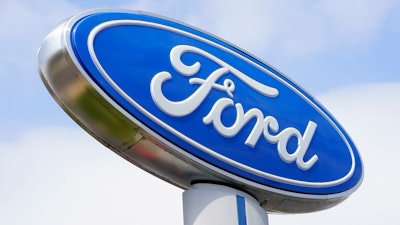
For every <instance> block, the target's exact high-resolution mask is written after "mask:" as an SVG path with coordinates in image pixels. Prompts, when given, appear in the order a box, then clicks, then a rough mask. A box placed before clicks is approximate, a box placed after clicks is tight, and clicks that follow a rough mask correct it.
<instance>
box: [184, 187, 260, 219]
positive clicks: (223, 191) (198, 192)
mask: <svg viewBox="0 0 400 225" xmlns="http://www.w3.org/2000/svg"><path fill="white" fill-rule="evenodd" d="M183 219H184V225H221V224H224V225H268V215H267V213H266V212H265V210H264V209H263V208H261V206H260V205H259V203H258V202H257V200H256V199H255V198H253V197H252V196H250V195H249V194H247V193H245V192H243V191H239V190H237V189H234V188H230V187H227V186H224V185H218V184H209V183H199V184H194V185H193V186H191V187H190V189H188V190H186V191H185V192H183Z"/></svg>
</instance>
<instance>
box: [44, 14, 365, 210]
mask: <svg viewBox="0 0 400 225" xmlns="http://www.w3.org/2000/svg"><path fill="white" fill-rule="evenodd" d="M39 67H40V72H41V75H42V78H43V80H44V83H45V84H46V86H47V87H48V89H49V91H50V92H51V93H52V95H53V96H54V98H56V99H57V101H58V102H59V103H60V105H61V106H62V107H63V108H64V109H65V110H66V111H67V112H68V113H69V115H70V116H71V117H72V118H73V119H74V120H76V121H77V122H78V123H79V124H80V125H81V126H82V127H83V128H84V129H85V130H87V131H88V132H89V133H90V134H92V135H93V136H94V137H95V138H97V139H98V140H99V141H101V142H102V143H103V144H105V145H106V146H108V147H109V148H110V149H112V150H113V151H115V152H116V153H118V154H120V155H121V156H123V157H125V158H126V159H127V160H129V161H131V162H133V163H134V164H136V165H138V166H140V167H141V168H143V169H145V170H147V171H149V172H151V173H153V174H155V175H156V176H159V177H161V178H163V179H165V180H167V181H168V182H171V183H173V184H175V185H177V186H179V187H183V188H187V187H189V186H190V185H191V184H193V183H196V182H202V181H208V182H218V183H225V184H228V185H232V186H234V187H238V188H243V189H245V190H246V191H248V192H250V193H251V194H253V195H254V196H255V197H256V198H257V199H258V200H259V201H260V203H261V204H262V205H263V207H264V208H265V209H266V210H271V211H281V212H292V211H293V210H294V208H295V207H287V206H288V205H289V206H290V205H291V204H292V205H295V204H297V203H296V202H299V204H303V205H304V207H303V208H302V211H305V212H306V211H316V210H320V209H322V208H327V207H330V206H332V205H335V204H337V203H339V202H341V201H342V200H343V199H344V198H346V197H347V196H348V195H349V194H351V193H352V192H353V191H354V190H356V189H357V187H358V186H359V185H360V183H361V180H362V174H363V171H362V163H361V159H360V156H359V154H358V152H357V149H356V147H355V145H354V144H353V142H352V141H351V139H350V138H349V136H348V135H347V133H346V132H345V131H344V129H343V128H342V127H341V126H340V124H339V123H338V122H337V121H336V120H335V119H334V117H333V116H332V115H331V114H330V113H329V112H328V111H327V110H326V109H325V108H324V107H323V106H322V105H321V104H319V103H318V102H317V101H316V100H315V99H314V98H313V97H312V96H311V95H310V94H308V93H307V92H306V91H305V90H303V89H302V88H300V87H299V86H298V85H296V84H295V83H294V82H293V81H291V80H290V79H289V78H288V77H286V76H284V75H283V74H282V73H280V72H279V71H277V70H276V69H274V68H272V67H271V66H269V65H268V64H266V63H263V62H262V61H261V60H259V59H257V58H255V57H253V56H251V55H250V54H248V53H246V52H245V51H244V50H242V49H239V48H238V47H235V46H233V45H232V44H230V43H227V42H225V41H223V40H221V39H219V38H217V37H215V36H213V35H210V34H208V33H206V32H204V31H201V30H198V29H195V28H193V27H191V26H188V25H184V24H182V23H179V22H176V21H173V20H170V19H165V18H161V17H158V16H155V15H151V14H144V13H140V12H130V11H92V12H87V13H84V14H81V15H78V16H75V17H73V18H72V19H70V20H68V21H67V22H65V23H64V24H63V25H61V26H59V27H58V28H57V29H56V30H55V31H53V32H52V33H51V34H50V35H49V36H48V38H47V39H46V40H45V42H44V44H43V45H42V47H41V49H40V51H39ZM283 201H289V202H291V203H289V204H287V206H285V204H278V203H282V202H283ZM317 203H318V204H317Z"/></svg>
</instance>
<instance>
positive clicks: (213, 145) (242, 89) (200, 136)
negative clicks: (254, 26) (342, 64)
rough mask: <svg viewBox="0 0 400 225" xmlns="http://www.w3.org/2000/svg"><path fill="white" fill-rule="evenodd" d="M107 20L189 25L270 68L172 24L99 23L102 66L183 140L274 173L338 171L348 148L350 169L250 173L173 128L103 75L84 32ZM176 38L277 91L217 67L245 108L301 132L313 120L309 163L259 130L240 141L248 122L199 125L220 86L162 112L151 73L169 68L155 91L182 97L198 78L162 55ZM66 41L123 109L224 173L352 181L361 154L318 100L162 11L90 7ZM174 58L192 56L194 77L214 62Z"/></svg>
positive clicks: (284, 185)
mask: <svg viewBox="0 0 400 225" xmlns="http://www.w3.org/2000/svg"><path fill="white" fill-rule="evenodd" d="M113 20H140V21H148V22H152V23H156V24H162V25H165V26H168V27H173V28H175V29H178V30H182V31H185V32H189V33H192V34H194V35H197V36H199V37H202V38H205V39H207V40H210V41H212V42H214V43H217V44H218V45H220V46H223V47H226V48H228V49H230V50H232V51H234V52H236V53H238V54H241V55H242V56H244V57H246V58H247V59H249V60H251V61H253V62H255V63H257V64H258V65H261V66H262V67H263V68H265V69H266V70H268V71H270V72H271V73H272V74H273V76H271V75H268V74H266V73H265V72H263V71H261V70H260V69H257V68H256V67H254V66H252V65H250V64H249V63H248V62H245V61H244V60H241V59H239V58H237V57H236V56H234V55H232V54H230V53H228V52H226V51H223V50H221V49H219V48H216V47H215V46H212V45H210V44H207V43H204V42H202V41H199V40H195V39H193V38H191V37H188V36H185V35H182V34H178V33H175V32H172V31H168V30H161V29H157V28H151V27H147V26H139V25H137V26H136V25H135V26H133V25H121V26H114V27H110V28H107V29H105V30H103V31H101V32H100V33H99V34H98V35H97V36H96V38H95V42H94V50H95V52H96V56H97V58H98V60H99V62H100V63H101V65H102V67H103V68H104V70H105V71H106V72H107V74H108V75H109V76H110V78H111V79H112V80H113V81H114V82H115V83H116V84H117V85H118V87H119V88H120V89H121V90H123V91H124V92H125V93H126V94H128V95H129V97H130V98H132V99H133V100H134V101H136V102H137V104H139V105H140V106H141V107H143V108H144V109H145V110H146V111H147V112H149V113H151V114H152V115H154V116H155V117H157V118H158V119H160V120H161V121H163V122H164V123H166V124H168V125H169V126H170V127H172V128H174V129H175V130H177V131H179V132H180V133H182V134H183V135H185V136H186V137H188V138H190V139H191V140H193V141H195V142H197V143H199V144H201V145H203V146H205V147H207V148H209V149H212V150H213V151H215V152H217V153H218V154H220V155H223V156H225V157H227V158H229V159H232V160H234V161H236V162H239V163H241V164H243V165H246V166H249V167H251V168H255V169H256V170H259V171H262V172H265V173H268V174H272V175H274V176H278V177H283V178H288V179H291V180H299V181H303V182H314V183H315V182H329V181H333V180H337V179H340V178H342V177H343V176H345V175H346V174H347V173H348V171H349V170H350V167H351V166H352V160H351V156H350V152H353V154H354V164H355V170H354V173H353V175H352V176H351V177H350V178H349V179H348V180H346V181H345V182H343V183H340V184H337V185H333V186H327V187H309V186H304V185H297V184H293V183H290V182H289V183H288V182H281V181H280V180H274V179H269V178H266V177H263V176H259V175H257V174H254V173H250V172H248V171H245V170H243V169H241V168H238V167H236V166H233V165H231V164H229V163H227V162H224V161H221V160H219V159H217V158H214V157H212V156H211V155H209V154H207V153H205V152H204V151H202V150H201V149H198V148H196V147H195V146H193V145H191V144H190V143H188V142H186V141H184V140H182V139H181V138H179V137H177V136H175V135H174V134H173V133H171V132H170V131H169V130H166V129H164V128H163V127H161V126H160V125H159V124H157V123H156V122H155V121H154V120H152V119H151V118H149V117H148V116H146V115H145V114H143V113H142V112H140V111H139V110H138V109H137V108H136V107H135V106H133V105H132V104H130V103H129V102H128V101H126V99H124V98H123V97H122V96H121V95H120V94H119V93H118V92H117V91H116V90H115V89H114V88H113V87H112V86H111V85H110V84H109V82H107V81H106V80H105V79H104V77H103V76H102V74H101V73H100V72H99V70H98V69H97V68H96V66H95V65H94V63H93V60H92V59H91V57H90V55H89V51H88V47H87V40H88V35H89V33H90V31H92V30H93V28H94V27H96V26H97V25H99V24H101V23H103V22H107V21H113ZM183 44H184V45H191V46H195V47H197V48H200V49H203V50H205V51H207V52H209V53H211V54H212V55H214V56H216V57H217V58H220V59H223V60H224V61H225V62H227V63H229V64H230V65H233V66H234V67H235V68H237V69H238V70H240V71H241V72H243V73H245V74H246V75H248V76H250V77H252V78H253V79H254V80H256V81H258V82H260V83H262V84H265V85H267V86H270V87H274V88H276V89H278V90H279V96H278V97H277V98H268V97H266V96H263V95H261V94H260V93H258V92H256V91H254V90H253V89H252V88H249V87H248V85H246V84H245V83H243V82H242V81H240V80H239V79H237V78H236V77H235V76H233V75H232V74H227V75H224V78H229V79H231V80H232V81H233V82H234V83H235V86H236V91H235V94H234V98H233V101H234V102H235V103H241V104H242V105H243V108H244V110H245V111H247V110H249V109H252V108H258V109H260V110H261V111H262V112H263V114H264V116H273V117H275V118H276V120H277V121H278V122H279V126H280V130H282V129H284V128H286V127H294V128H296V129H298V130H299V131H300V132H301V133H303V132H304V130H305V128H306V126H307V123H308V122H309V121H313V122H315V123H316V124H318V127H317V130H316V132H315V134H314V137H313V139H312V142H311V144H310V146H309V148H308V150H307V154H306V155H305V157H304V159H305V160H307V159H309V158H310V157H311V156H313V155H315V154H316V155H318V157H319V159H318V161H317V163H316V164H315V165H314V166H313V167H311V169H309V170H301V169H299V168H298V167H297V166H296V163H285V162H284V161H282V160H281V158H280V157H279V155H278V153H277V148H276V144H270V143H268V142H267V141H266V140H265V139H263V138H260V140H259V141H258V142H257V144H256V146H255V147H254V148H251V147H249V146H246V145H245V144H244V142H245V140H246V138H247V137H248V136H249V133H250V132H251V129H252V128H253V126H254V123H253V122H250V123H248V124H247V125H246V126H245V127H244V129H242V130H241V131H240V132H239V134H238V135H236V136H235V137H232V138H226V137H223V136H221V135H220V134H218V133H217V132H216V130H215V129H214V127H213V126H212V125H205V124H204V123H203V121H202V120H203V117H204V116H205V115H207V114H208V112H209V111H210V109H211V108H212V106H213V105H214V103H215V102H216V101H217V100H218V99H220V98H224V97H225V98H226V97H228V96H227V94H226V93H225V92H221V91H218V90H213V91H211V92H210V94H209V95H208V97H207V98H206V99H205V101H204V102H202V104H201V105H200V106H199V108H197V109H196V110H195V111H194V112H193V113H192V114H190V115H188V116H184V117H179V118H175V117H171V116H169V115H167V114H165V113H164V112H162V111H161V110H160V109H159V108H158V107H157V105H156V104H155V103H154V101H153V99H152V97H151V95H150V81H151V79H152V78H153V77H154V76H155V75H156V74H157V73H159V72H161V71H168V72H170V73H171V74H172V77H173V78H172V79H171V80H169V81H168V82H166V83H165V85H164V86H163V93H164V95H165V96H167V97H168V98H169V99H170V100H174V101H178V100H183V99H185V98H187V97H188V96H189V95H191V94H192V93H193V92H194V91H195V90H196V89H197V88H198V85H190V84H189V83H188V77H184V76H181V75H180V74H178V73H176V72H175V70H174V68H173V67H172V66H171V62H170V58H169V54H170V51H171V49H172V48H173V47H174V46H176V45H183ZM71 45H72V47H73V49H74V53H75V55H76V58H77V59H78V60H79V62H80V63H81V66H82V67H83V68H84V69H85V70H86V72H87V74H88V75H89V76H90V77H91V78H92V79H93V80H94V81H95V82H96V83H97V85H99V86H100V87H101V88H102V89H103V90H104V92H105V93H106V94H107V95H109V96H110V97H111V98H112V99H113V100H114V101H115V102H116V103H117V104H119V105H120V106H121V107H123V108H124V109H125V110H126V111H127V112H128V113H129V114H131V115H132V116H133V117H135V118H136V119H138V120H139V121H141V122H142V123H143V124H145V125H146V126H147V127H149V128H150V129H152V130H153V131H155V132H157V133H158V134H159V135H161V136H162V137H164V138H165V139H167V140H168V141H170V142H171V143H173V144H175V145H176V146H178V147H179V148H181V149H183V150H184V151H187V152H189V153H190V154H192V155H194V156H196V157H197V158H198V159H200V160H203V161H205V162H208V163H210V164H212V165H214V166H217V167H219V168H221V169H223V170H225V171H227V172H228V173H231V174H234V175H237V176H240V177H243V178H246V179H248V180H251V181H254V182H257V183H260V184H262V185H265V186H270V187H274V188H278V189H282V190H286V191H291V192H298V193H307V194H334V193H340V192H344V191H346V190H349V189H351V188H352V187H354V186H356V185H357V184H358V182H359V181H360V179H361V177H362V165H361V160H360V158H359V155H358V153H357V150H356V148H355V146H354V144H353V143H352V142H351V140H350V139H349V137H348V136H347V134H346V133H345V131H344V130H343V129H342V128H341V127H340V125H339V124H337V122H336V121H335V120H334V119H333V118H332V116H330V114H329V113H328V112H326V110H325V109H324V108H323V107H322V106H320V105H319V104H318V103H316V102H315V101H314V100H313V99H312V97H311V96H309V95H308V94H307V93H305V92H304V91H303V90H302V89H301V88H299V87H297V86H296V85H295V84H293V83H292V82H290V81H289V80H288V79H287V78H286V77H284V76H283V75H282V74H280V73H279V72H277V71H275V70H273V69H272V68H270V67H269V66H268V65H265V64H262V63H261V62H259V61H257V60H256V59H254V58H252V57H250V56H248V55H246V54H245V53H243V52H241V51H239V50H237V49H235V48H234V47H232V46H231V45H229V44H227V43H225V42H223V41H221V40H219V39H216V38H214V37H211V36H209V35H207V34H204V33H202V32H200V31H198V30H195V29H193V28H189V27H186V26H184V25H181V24H179V23H176V22H171V21H168V20H165V19H160V18H157V17H153V16H147V15H139V14H134V13H122V12H115V13H98V14H94V15H90V16H87V17H85V18H83V19H81V20H80V21H78V22H77V23H76V24H75V26H74V27H73V30H72V32H71ZM182 61H184V62H185V63H187V64H188V65H190V64H192V63H194V62H196V61H199V62H200V63H201V65H202V67H201V68H202V69H201V70H200V72H199V73H198V74H196V75H195V77H198V78H203V79H205V78H207V77H208V76H209V74H210V73H211V72H213V71H214V70H216V69H218V68H219V66H218V65H217V64H216V63H214V62H212V61H210V60H208V59H205V58H204V57H201V56H198V55H195V54H190V53H188V54H186V55H183V57H182ZM221 82H222V81H221ZM301 95H302V96H301ZM235 118H236V112H235V110H234V108H232V107H231V108H229V109H227V110H226V111H224V114H223V117H222V119H223V123H224V124H227V125H228V124H232V123H233V121H234V119H235ZM341 134H342V136H341ZM345 140H346V141H347V143H346V141H345ZM295 145H296V142H295V140H292V139H291V141H290V142H289V149H294V146H295ZM349 147H350V149H349Z"/></svg>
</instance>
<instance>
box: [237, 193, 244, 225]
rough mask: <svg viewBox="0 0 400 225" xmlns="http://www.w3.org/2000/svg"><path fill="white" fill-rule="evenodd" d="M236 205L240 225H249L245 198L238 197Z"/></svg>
mask: <svg viewBox="0 0 400 225" xmlns="http://www.w3.org/2000/svg"><path fill="white" fill-rule="evenodd" d="M236 204H237V212H238V222H239V225H247V219H246V205H245V200H244V197H242V196H239V195H236Z"/></svg>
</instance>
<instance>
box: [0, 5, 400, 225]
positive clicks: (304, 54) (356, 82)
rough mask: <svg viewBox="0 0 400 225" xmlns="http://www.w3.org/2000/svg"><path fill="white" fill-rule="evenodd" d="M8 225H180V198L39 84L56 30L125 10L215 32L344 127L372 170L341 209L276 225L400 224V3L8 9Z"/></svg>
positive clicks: (2, 164) (3, 52)
mask: <svg viewBox="0 0 400 225" xmlns="http://www.w3.org/2000/svg"><path fill="white" fill-rule="evenodd" d="M0 8H1V9H2V12H1V13H0V224H9V225H19V224H21V225H22V224H24V225H25V224H32V225H36V224H40V225H47V224H61V225H62V224H98V225H103V224H121V225H125V224H160V223H163V224H183V213H182V197H181V195H182V192H183V190H181V189H179V188H177V187H174V186H172V185H170V184H168V183H166V182H164V181H161V180H159V179H158V178H155V177H153V176H151V175H150V174H147V173H146V172H144V171H142V170H140V169H139V168H137V167H135V166H134V165H132V164H130V163H128V162H127V161H125V160H124V159H122V158H120V157H119V156H117V155H116V154H114V153H113V152H112V151H110V150H108V149H107V148H106V147H104V146H102V145H101V144H99V143H98V142H97V141H96V140H94V139H93V138H92V137H91V136H90V135H88V134H87V133H85V132H84V131H83V130H82V129H81V128H80V127H79V126H78V125H76V124H75V123H74V122H73V121H72V120H71V119H70V118H69V117H68V116H67V114H66V113H64V112H63V111H62V109H61V108H60V107H59V106H58V105H57V104H56V102H55V101H54V100H53V99H52V97H51V96H50V94H49V93H48V92H47V90H46V88H45V87H44V85H43V83H42V81H41V80H40V77H39V74H38V72H37V71H38V69H37V56H36V54H37V50H38V48H39V47H40V45H41V42H42V40H43V39H44V38H45V36H46V35H47V34H48V33H49V32H50V31H51V30H52V29H53V28H54V27H55V26H56V25H57V24H59V23H60V22H62V21H64V20H65V19H67V18H69V17H71V16H73V15H76V14H78V13H80V12H83V11H85V10H89V9H97V8H124V9H132V10H142V11H147V12H152V13H156V14H159V15H162V16H166V17H170V18H173V19H176V20H179V21H182V22H184V23H188V24H191V25H193V26H195V27H198V28H200V29H203V30H206V31H208V32H210V33H213V34H215V35H217V36H219V37H221V38H223V39H225V40H227V41H229V42H231V43H233V44H235V45H237V46H239V47H241V48H243V49H245V50H247V51H248V52H250V53H252V54H253V55H255V56H256V57H258V58H260V59H262V60H263V61H265V62H267V63H268V64H270V65H272V66H273V67H275V68H277V69H278V70H279V71H281V72H282V73H284V74H285V75H287V76H288V77H290V78H291V79H292V80H294V81H295V82H297V83H298V84H299V85H300V86H302V87H304V88H305V89H306V90H308V92H310V93H311V94H312V95H313V96H314V97H315V98H316V99H318V100H319V101H320V102H321V103H322V104H323V105H324V106H325V107H326V108H328V110H329V111H330V112H331V113H332V114H333V115H334V116H335V117H336V118H337V120H338V121H339V122H340V123H341V124H342V125H343V126H344V128H345V129H346V130H347V132H348V133H349V135H350V136H351V137H352V139H353V141H354V142H355V144H356V145H357V147H358V149H359V152H360V154H361V156H362V159H363V161H364V166H365V174H364V182H363V184H362V185H361V187H360V188H359V190H357V191H356V192H355V193H353V194H352V195H351V196H350V197H349V198H348V199H347V200H346V201H345V202H343V203H341V204H340V205H338V206H336V207H334V208H331V209H328V210H325V211H321V212H316V213H309V214H296V215H276V214H269V223H270V225H287V224H308V225H313V224H328V225H330V224H332V225H333V224H342V225H343V224H344V225H347V224H349V225H350V224H364V225H369V224H371V225H372V224H400V218H399V217H398V205H397V203H398V202H399V201H400V196H399V194H398V189H399V188H400V177H399V176H398V175H397V171H400V164H399V163H398V162H397V158H399V157H400V151H399V150H400V145H399V144H398V140H399V139H400V132H399V131H398V130H399V127H400V119H399V118H398V117H399V115H400V63H399V59H400V42H399V40H400V26H399V24H400V1H399V0H364V1H361V0H348V1H334V0H331V1H329V0H326V1H296V0H282V1H269V0H254V1H246V2H245V3H244V1H238V0H221V1H215V0H212V1H211V0H205V1H190V0H189V1H188V0H186V1H182V0H166V1H162V2H161V1H155V0H154V1H128V0H113V1H107V0H96V1H95V0H88V1H78V0H69V1H67V0H52V1H50V0H36V1H30V0H1V1H0Z"/></svg>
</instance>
